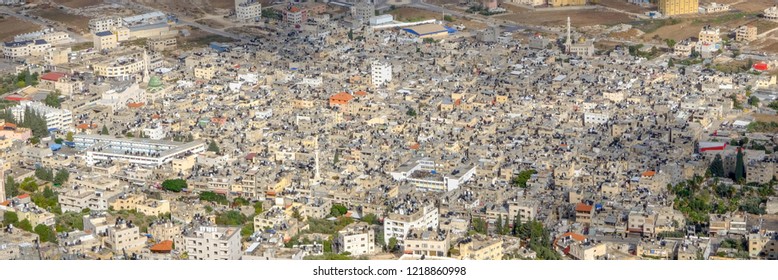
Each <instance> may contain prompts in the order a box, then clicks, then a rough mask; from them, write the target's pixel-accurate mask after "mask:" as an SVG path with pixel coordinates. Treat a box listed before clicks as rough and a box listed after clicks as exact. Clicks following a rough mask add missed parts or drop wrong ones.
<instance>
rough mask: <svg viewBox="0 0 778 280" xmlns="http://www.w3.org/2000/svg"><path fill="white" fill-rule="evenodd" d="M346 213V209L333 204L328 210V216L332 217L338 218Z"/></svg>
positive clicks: (340, 205)
mask: <svg viewBox="0 0 778 280" xmlns="http://www.w3.org/2000/svg"><path fill="white" fill-rule="evenodd" d="M347 212H348V209H347V208H346V206H343V205H342V204H333V205H332V207H331V208H330V215H332V216H333V217H340V216H343V215H345V214H346V213H347Z"/></svg>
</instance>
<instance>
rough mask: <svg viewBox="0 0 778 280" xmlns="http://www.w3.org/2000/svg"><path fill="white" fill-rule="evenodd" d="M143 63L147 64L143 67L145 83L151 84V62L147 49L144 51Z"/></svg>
mask: <svg viewBox="0 0 778 280" xmlns="http://www.w3.org/2000/svg"><path fill="white" fill-rule="evenodd" d="M143 63H145V64H146V65H145V66H144V67H143V83H148V82H149V76H150V75H149V64H150V61H149V53H148V52H146V50H145V49H144V50H143Z"/></svg>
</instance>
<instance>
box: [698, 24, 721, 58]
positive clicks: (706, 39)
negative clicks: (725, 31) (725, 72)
mask: <svg viewBox="0 0 778 280" xmlns="http://www.w3.org/2000/svg"><path fill="white" fill-rule="evenodd" d="M721 46H722V40H721V31H720V29H718V28H713V27H710V26H705V27H703V28H702V30H700V34H699V36H697V45H696V46H695V50H696V51H697V52H699V53H701V54H703V55H705V54H710V53H713V52H716V51H718V50H720V49H721Z"/></svg>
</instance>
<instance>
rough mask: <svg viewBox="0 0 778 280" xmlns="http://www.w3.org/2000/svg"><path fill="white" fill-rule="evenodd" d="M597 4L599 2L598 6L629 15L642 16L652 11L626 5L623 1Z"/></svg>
mask: <svg viewBox="0 0 778 280" xmlns="http://www.w3.org/2000/svg"><path fill="white" fill-rule="evenodd" d="M599 2H600V3H599V4H600V5H602V6H605V7H609V8H614V9H619V10H622V11H627V12H630V13H637V14H644V13H645V12H648V11H651V10H652V9H649V8H643V7H641V6H638V5H632V4H630V3H627V1H624V0H599Z"/></svg>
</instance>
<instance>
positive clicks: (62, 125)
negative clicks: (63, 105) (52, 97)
mask: <svg viewBox="0 0 778 280" xmlns="http://www.w3.org/2000/svg"><path fill="white" fill-rule="evenodd" d="M28 107H29V108H30V109H32V111H34V112H35V113H37V114H39V115H42V116H43V118H44V119H46V125H48V128H49V129H51V128H56V129H59V130H60V131H65V130H68V129H69V128H70V126H71V125H72V124H73V114H72V113H71V112H70V111H69V110H65V109H58V108H54V107H50V106H47V105H45V104H43V103H41V102H38V101H22V102H21V103H20V104H19V105H16V106H14V107H13V108H11V113H12V114H13V115H14V117H15V118H16V120H17V121H19V122H21V121H23V120H24V110H25V108H28Z"/></svg>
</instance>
